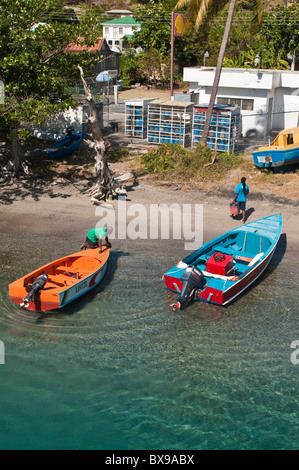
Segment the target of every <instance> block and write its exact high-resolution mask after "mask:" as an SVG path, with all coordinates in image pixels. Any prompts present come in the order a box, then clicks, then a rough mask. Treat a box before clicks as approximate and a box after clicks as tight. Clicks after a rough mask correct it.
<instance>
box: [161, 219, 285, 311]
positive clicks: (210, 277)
mask: <svg viewBox="0 0 299 470" xmlns="http://www.w3.org/2000/svg"><path fill="white" fill-rule="evenodd" d="M267 224H268V230H267ZM246 225H247V226H248V232H247V229H246ZM281 225H282V222H281V216H272V217H269V218H264V219H260V220H258V221H256V222H252V223H250V224H245V225H243V226H242V228H239V229H234V230H232V231H231V232H227V233H226V234H224V235H223V236H221V237H218V238H216V239H215V240H212V241H211V242H209V243H207V244H206V245H204V246H203V247H202V248H201V249H199V250H196V251H195V252H194V253H192V254H191V255H189V256H187V257H186V258H185V259H184V260H182V261H181V262H179V263H178V264H177V266H174V267H173V268H171V269H170V270H169V271H168V272H167V273H165V274H164V280H165V284H166V288H167V289H169V290H171V291H173V292H176V293H177V294H179V295H180V293H181V292H182V289H183V282H182V280H181V279H182V276H183V273H184V272H185V269H186V266H195V267H197V269H199V270H201V273H202V275H203V276H204V277H205V279H206V284H205V285H204V287H203V288H200V289H197V290H195V293H194V297H193V298H194V300H199V301H204V302H209V303H213V304H217V305H223V306H224V305H227V304H229V303H230V302H231V301H232V300H234V299H235V298H236V297H238V296H239V295H240V294H241V293H242V292H244V291H245V290H246V289H247V288H248V287H249V286H250V285H251V284H252V283H253V282H255V281H256V280H257V279H258V278H259V276H260V275H261V274H262V273H263V272H264V270H265V269H266V268H267V266H268V265H269V263H270V261H271V259H272V256H273V254H274V251H275V249H276V246H277V243H278V240H279V236H280V233H281ZM241 236H243V239H242V244H243V247H245V246H246V243H248V242H249V245H248V246H249V247H250V251H251V252H252V254H248V253H246V252H244V251H242V247H241V251H237V250H236V246H237V240H238V237H241ZM250 237H251V240H250ZM229 239H231V240H234V241H233V242H232V246H231V248H229V249H225V247H224V246H223V245H221V243H222V242H223V241H224V240H229ZM246 239H247V241H246ZM255 239H256V241H254V240H255ZM262 239H264V240H262ZM242 244H241V245H242ZM221 246H222V249H221ZM254 247H255V248H256V251H254ZM215 248H216V250H215ZM225 250H228V251H229V252H230V255H232V257H233V260H234V261H233V262H234V268H233V271H234V273H233V274H234V275H233V276H222V275H221V276H219V275H217V274H211V272H206V271H204V269H207V268H205V267H204V266H206V267H207V266H208V263H207V256H206V254H207V253H210V254H212V253H213V252H214V253H216V254H219V252H220V253H221V251H223V252H225ZM263 250H264V251H265V253H264V252H263ZM228 251H226V253H227V254H228ZM248 256H251V257H250V258H248ZM204 259H206V261H204ZM200 263H202V264H200ZM235 274H238V275H235Z"/></svg>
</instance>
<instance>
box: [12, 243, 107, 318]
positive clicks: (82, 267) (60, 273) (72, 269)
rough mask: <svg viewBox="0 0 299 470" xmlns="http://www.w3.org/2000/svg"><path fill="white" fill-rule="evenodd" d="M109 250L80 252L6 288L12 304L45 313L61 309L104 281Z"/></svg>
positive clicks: (36, 271)
mask: <svg viewBox="0 0 299 470" xmlns="http://www.w3.org/2000/svg"><path fill="white" fill-rule="evenodd" d="M109 256H110V248H107V247H103V252H102V253H99V250H98V249H97V248H95V249H88V250H85V251H79V252H77V253H73V254H71V255H68V256H65V257H64V258H60V259H58V260H56V261H52V262H51V263H49V264H46V265H45V266H42V267H41V268H39V269H36V270H35V271H33V272H31V273H30V274H27V275H26V276H23V277H21V278H20V279H18V280H16V281H14V282H12V283H11V284H10V285H9V298H10V300H11V301H12V302H14V303H16V304H18V305H20V306H21V307H25V308H27V309H28V310H32V311H36V312H44V311H48V310H56V309H59V308H62V307H64V306H65V305H67V304H69V303H70V302H72V301H73V300H75V299H77V298H78V297H81V295H83V294H85V293H86V292H89V291H90V290H91V289H92V288H94V287H95V286H97V285H98V284H99V283H100V282H101V280H102V279H103V277H104V275H105V272H106V269H107V264H108V259H109Z"/></svg>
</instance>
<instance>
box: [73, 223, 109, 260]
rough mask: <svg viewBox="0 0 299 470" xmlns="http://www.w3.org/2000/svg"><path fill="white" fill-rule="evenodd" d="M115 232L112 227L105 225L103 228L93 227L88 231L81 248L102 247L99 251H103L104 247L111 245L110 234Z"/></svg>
mask: <svg viewBox="0 0 299 470" xmlns="http://www.w3.org/2000/svg"><path fill="white" fill-rule="evenodd" d="M112 232H113V229H112V227H107V225H105V226H104V227H101V228H93V229H91V230H89V232H87V235H86V240H85V242H84V243H82V245H81V247H80V250H86V249H88V248H98V247H99V248H100V250H99V252H100V253H102V251H103V250H102V247H103V246H107V248H110V247H111V243H109V240H108V235H109V234H110V233H112ZM104 242H105V243H104Z"/></svg>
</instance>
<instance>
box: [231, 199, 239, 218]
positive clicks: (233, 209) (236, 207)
mask: <svg viewBox="0 0 299 470" xmlns="http://www.w3.org/2000/svg"><path fill="white" fill-rule="evenodd" d="M230 213H231V214H232V215H238V214H239V213H240V205H239V203H238V202H237V201H232V202H231V203H230Z"/></svg>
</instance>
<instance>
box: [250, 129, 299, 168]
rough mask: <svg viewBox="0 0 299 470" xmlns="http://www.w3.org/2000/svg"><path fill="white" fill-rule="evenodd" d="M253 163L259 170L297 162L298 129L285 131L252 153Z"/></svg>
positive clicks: (298, 151) (298, 152)
mask: <svg viewBox="0 0 299 470" xmlns="http://www.w3.org/2000/svg"><path fill="white" fill-rule="evenodd" d="M252 156H253V161H254V163H255V165H256V166H258V167H259V168H276V167H281V166H285V165H293V164H295V163H298V162H299V127H294V128H293V129H285V130H284V131H282V132H280V133H279V134H278V135H277V137H276V138H275V139H274V140H273V142H270V143H269V145H265V146H264V147H259V149H258V150H257V151H256V152H252Z"/></svg>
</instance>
